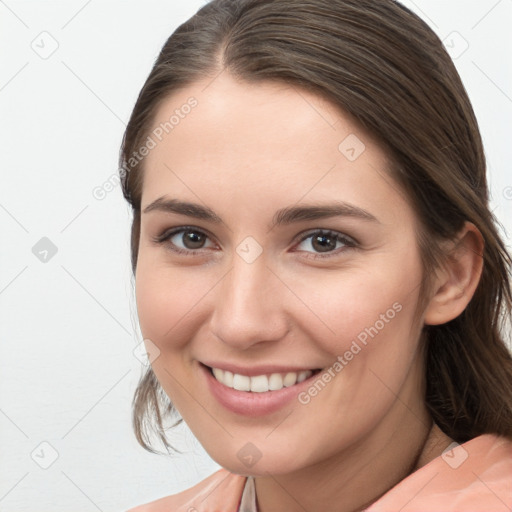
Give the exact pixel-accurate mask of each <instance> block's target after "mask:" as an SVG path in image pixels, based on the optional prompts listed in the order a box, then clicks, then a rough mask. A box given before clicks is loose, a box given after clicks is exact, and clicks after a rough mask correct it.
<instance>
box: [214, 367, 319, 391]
mask: <svg viewBox="0 0 512 512" xmlns="http://www.w3.org/2000/svg"><path fill="white" fill-rule="evenodd" d="M212 371H213V375H214V377H215V378H216V379H217V380H218V381H219V382H220V383H222V384H224V385H225V386H227V387H229V388H232V389H237V390H238V391H252V392H253V393H265V392H266V391H278V390H279V389H282V388H283V387H290V386H294V385H295V384H297V383H298V382H302V381H303V380H306V379H307V378H309V377H311V375H313V372H312V371H311V370H303V371H301V372H298V373H297V372H288V373H285V374H281V373H272V374H270V375H255V376H254V377H248V376H247V375H240V374H238V373H231V372H229V371H227V370H221V369H220V368H212Z"/></svg>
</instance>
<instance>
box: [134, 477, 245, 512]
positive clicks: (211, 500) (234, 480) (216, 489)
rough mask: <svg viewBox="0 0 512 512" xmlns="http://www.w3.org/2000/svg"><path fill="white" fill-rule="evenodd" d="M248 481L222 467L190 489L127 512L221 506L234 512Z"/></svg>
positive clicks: (180, 511)
mask: <svg viewBox="0 0 512 512" xmlns="http://www.w3.org/2000/svg"><path fill="white" fill-rule="evenodd" d="M245 480H246V477H244V476H241V475H236V474H234V473H231V472H229V471H228V470H226V469H223V468H221V469H219V470H217V471H216V472H215V473H213V474H211V475H210V476H208V477H207V478H205V479H204V480H201V481H200V482H199V483H197V484H196V485H194V486H193V487H190V488H189V489H185V490H184V491H181V492H179V493H177V494H172V495H170V496H165V497H163V498H159V499H157V500H154V501H151V502H149V503H145V504H143V505H138V506H136V507H134V508H131V509H129V510H127V511H126V512H174V511H176V512H202V511H206V510H212V509H215V507H218V506H222V507H223V508H224V510H233V511H234V510H236V507H237V506H238V502H239V500H240V497H241V494H242V491H243V487H244V484H245Z"/></svg>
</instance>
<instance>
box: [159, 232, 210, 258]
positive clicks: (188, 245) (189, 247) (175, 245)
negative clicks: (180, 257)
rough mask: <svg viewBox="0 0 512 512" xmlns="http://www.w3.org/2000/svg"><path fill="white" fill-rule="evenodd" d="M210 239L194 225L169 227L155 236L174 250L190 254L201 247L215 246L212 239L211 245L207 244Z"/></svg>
mask: <svg viewBox="0 0 512 512" xmlns="http://www.w3.org/2000/svg"><path fill="white" fill-rule="evenodd" d="M208 240H209V237H208V235H207V234H206V233H204V232H203V231H201V230H200V229H197V228H195V227H194V226H182V227H179V228H173V229H169V230H166V231H164V232H163V233H162V234H160V235H158V236H156V237H154V238H153V241H154V242H156V243H158V244H165V245H167V246H168V247H169V249H170V250H172V251H174V252H177V253H179V254H186V255H190V256H194V255H196V254H197V253H199V252H201V249H208V248H210V247H215V244H213V242H211V241H210V245H206V244H207V241H208Z"/></svg>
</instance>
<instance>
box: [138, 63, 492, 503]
mask: <svg viewBox="0 0 512 512" xmlns="http://www.w3.org/2000/svg"><path fill="white" fill-rule="evenodd" d="M191 96H193V97H194V98H195V99H196V100H197V106H195V107H194V109H192V110H191V112H190V113H189V114H188V115H186V116H184V117H183V118H180V121H179V123H178V124H176V125H175V126H174V128H173V129H172V131H170V132H169V133H168V134H164V136H163V137H162V141H161V142H158V143H157V144H156V147H154V148H153V149H151V151H150V153H149V154H148V156H147V157H146V158H145V164H144V165H145V175H144V181H143V195H142V204H141V210H142V211H143V212H144V209H145V208H146V207H147V206H148V205H149V204H151V203H152V202H154V201H155V200H157V199H159V198H161V197H164V196H165V198H167V199H179V200H182V201H188V202H192V203H196V204H199V205H202V206H207V207H209V208H210V209H212V210H213V211H214V212H215V213H216V214H217V215H218V216H219V217H220V218H221V219H222V222H221V223H219V224H215V223H213V222H211V221H207V220H201V219H196V218H192V217H189V216H186V215H183V214H176V213H170V212H163V211H158V210H153V211H150V212H147V213H143V214H142V220H141V236H140V245H139V257H138V265H137V270H136V297H137V308H138V314H139V320H140V326H141V331H142V334H143V336H144V338H146V339H149V340H151V343H152V344H154V345H156V346H157V347H158V349H159V350H160V355H159V357H157V359H156V360H155V361H153V363H152V366H153V369H154V371H155V373H156V376H157V378H158V380H159V382H160V383H161V385H162V387H163V388H164V390H165V391H166V393H167V394H168V395H169V397H170V398H171V400H172V402H173V403H174V405H175V407H176V408H177V409H178V411H179V413H180V414H181V416H182V417H183V419H184V420H185V421H186V422H187V424H188V425H189V427H190V428H191V430H192V431H193V433H194V434H195V436H196V437H197V438H198V440H199V441H200V442H201V444H202V445H203V446H204V447H205V449H206V450H207V452H208V453H209V454H210V456H211V457H212V458H213V459H214V460H215V461H216V462H218V463H219V464H220V465H221V466H223V467H225V468H227V469H228V470H230V471H232V472H234V473H239V474H244V475H249V474H251V475H254V476H256V481H255V483H256V494H257V499H258V506H259V509H260V511H261V512H270V511H275V510H287V511H289V512H293V511H295V510H297V511H298V510H301V511H302V510H304V509H306V510H322V509H324V510H332V508H333V504H336V510H340V511H341V510H346V511H349V510H359V509H361V508H362V507H364V506H365V505H368V504H369V503H371V502H372V501H374V500H375V499H377V498H378V497H379V496H380V495H382V494H383V493H384V492H386V491H387V490H388V489H389V488H391V487H392V486H393V485H395V484H396V483H398V482H399V481H400V480H402V479H403V478H404V477H405V476H407V475H408V474H410V472H411V471H412V470H414V469H416V468H418V467H420V466H421V465H423V464H425V463H426V462H428V461H429V460H431V459H432V458H434V457H435V456H438V455H440V454H441V452H442V450H443V449H444V448H445V447H446V446H447V445H448V444H450V442H451V440H450V439H449V438H447V437H446V436H445V435H444V434H443V433H442V432H440V431H438V430H435V429H434V430H432V420H431V418H430V417H429V414H428V412H427V410H426V407H425V405H424V402H423V394H424V374H423V373H424V372H423V358H422V352H421V351H420V350H419V347H420V335H421V328H422V326H423V324H424V323H432V324H435V323H444V322H446V321H448V320H450V319H451V318H454V317H456V316H457V315H458V314H460V312H461V311H462V310H463V309H464V308H465V306H466V304H467V303H468V302H469V300H470V298H471V296H472V294H473V292H474V289H475V287H476V284H477V282H478V278H479V275H480V271H481V268H480V263H481V258H479V257H478V255H479V254H481V249H482V245H481V238H480V237H479V233H478V231H477V230H476V228H474V226H472V225H470V224H467V225H466V226H465V228H464V230H463V232H461V234H460V244H459V249H458V251H457V258H453V260H450V264H449V265H447V266H446V268H444V269H442V270H439V272H438V274H437V275H436V276H433V277H434V279H435V282H434V286H433V292H432V296H431V300H430V302H429V304H428V306H427V308H426V310H425V311H423V312H422V314H421V315H420V317H419V318H415V316H414V312H415V307H416V304H417V301H418V293H419V285H420V283H421V280H422V267H421V260H420V255H419V250H418V247H417V243H416V231H417V228H418V220H417V219H416V217H415V215H414V212H413V210H412V208H411V206H410V205H409V204H408V202H407V199H406V197H405V194H404V193H403V192H402V191H401V190H400V188H399V187H398V185H397V184H396V183H395V182H394V181H393V180H392V179H391V178H390V176H389V174H387V172H386V170H387V166H388V162H387V158H386V154H385V152H384V151H383V149H382V148H380V147H379V145H378V144H377V143H376V142H375V141H374V140H372V138H371V137H370V136H369V135H368V134H366V133H365V132H364V131H362V130H361V129H360V128H359V127H358V126H357V124H355V123H354V122H353V120H351V119H350V118H349V117H348V116H347V115H346V114H345V113H344V112H343V111H342V110H340V109H338V108H336V107H335V106H334V105H332V104H331V103H329V102H326V101H325V100H322V99H320V98H319V97H317V96H316V95H314V94H311V93H308V92H306V91H303V90H298V89H296V88H293V87H289V86H286V85H284V84H277V83H260V84H247V83H243V82H238V81H236V80H235V79H234V78H232V77H231V76H230V75H229V74H228V73H227V72H224V73H223V74H221V75H220V76H218V77H217V78H216V79H215V80H214V81H209V80H208V81H203V82H199V83H196V84H193V85H191V86H189V87H187V88H186V89H184V90H182V91H180V92H178V93H175V94H173V95H172V96H171V97H169V98H167V99H166V100H165V101H164V102H163V103H162V104H161V106H160V108H159V110H158V112H157V115H156V117H155V122H154V126H155V127H157V126H158V125H159V124H160V123H161V122H165V121H166V120H168V119H169V117H170V115H172V113H173V112H174V111H175V110H176V109H179V108H180V107H181V106H182V105H184V104H185V103H186V102H187V100H188V99H189V98H190V97H191ZM349 135H352V136H353V135H355V136H357V138H358V139H359V140H360V141H361V142H363V144H364V146H365V149H364V151H363V152H362V153H361V154H360V155H359V156H358V158H356V159H355V160H354V161H351V160H350V159H349V158H347V156H346V153H344V152H343V151H340V149H339V145H340V143H342V141H344V140H345V139H346V137H347V136H349ZM352 140H354V139H352ZM358 147H359V148H361V147H362V146H358ZM333 201H344V202H347V203H350V204H352V205H355V206H357V207H359V208H362V209H364V210H366V211H367V212H369V213H371V214H372V215H373V216H374V217H376V219H377V221H369V220H364V219H359V218H353V217H347V216H344V217H341V216H340V217H328V218H322V219H317V220H303V221H299V222H294V223H293V224H290V225H283V226H275V227H273V228H272V229H271V228H270V226H271V223H272V219H273V217H274V215H275V213H276V211H277V210H279V209H281V208H285V207H290V206H304V205H315V204H325V203H332V202H333ZM180 226H194V227H195V228H196V231H198V232H199V234H201V233H204V234H205V235H207V236H206V238H205V243H204V246H203V247H202V248H199V249H196V254H195V255H193V256H191V255H189V254H179V253H176V252H173V250H172V247H173V245H172V242H174V244H176V246H178V247H179V248H181V249H183V250H185V251H186V250H188V251H192V250H194V249H193V248H187V247H193V246H187V245H184V244H185V243H187V242H186V240H185V242H184V240H183V237H182V234H180V233H178V234H177V235H174V236H173V237H172V238H171V239H170V240H167V241H166V242H164V243H156V242H155V241H154V238H155V237H158V236H159V235H161V234H162V233H163V232H165V231H166V230H169V229H170V228H176V227H180ZM320 229H322V230H332V231H335V232H338V233H340V234H342V235H345V236H348V237H350V238H352V239H354V240H355V241H356V242H357V243H356V245H355V246H354V247H351V246H350V244H349V245H345V244H344V243H343V242H342V241H341V242H338V243H337V244H336V245H335V246H334V248H332V249H331V250H330V252H319V249H318V246H317V245H314V244H313V243H312V241H313V239H314V237H311V236H310V237H309V238H306V239H305V240H304V241H301V240H302V239H303V238H304V237H305V236H306V235H308V234H310V235H311V234H314V233H315V230H316V231H318V230H320ZM249 236H250V237H252V238H253V239H254V240H256V242H257V244H258V245H259V247H260V248H261V249H262V251H263V252H262V253H261V255H260V256H259V257H257V258H256V259H255V261H253V262H252V263H248V262H247V261H245V260H244V259H243V258H242V257H240V256H239V254H237V252H236V249H237V247H238V246H239V244H241V242H242V241H244V240H245V239H246V237H249ZM171 241H172V242H171ZM251 250H253V249H251ZM320 250H321V248H320ZM326 254H328V255H329V257H323V258H322V257H318V258H315V256H318V255H320V256H323V255H326ZM393 305H395V311H396V309H398V307H399V309H400V311H399V312H396V314H395V315H394V317H393V318H392V319H389V316H390V315H388V316H386V318H387V320H388V321H387V322H384V327H383V328H381V329H379V330H378V334H377V335H375V336H374V337H373V338H369V339H368V343H367V345H366V346H364V347H363V348H362V350H361V351H360V352H359V353H357V355H355V356H354V357H353V359H352V360H350V361H349V362H348V364H347V365H346V366H344V367H343V370H342V371H340V372H339V373H338V374H337V375H336V377H335V378H334V379H332V380H331V382H329V383H328V385H327V386H325V388H324V389H323V390H322V391H321V392H320V393H318V395H317V396H314V397H312V398H311V400H310V401H309V403H307V404H301V403H299V401H297V400H293V401H292V402H291V403H290V404H288V405H287V406H285V407H283V408H282V409H281V410H279V411H277V412H275V413H272V414H269V415H266V416H261V417H257V418H248V417H245V416H241V415H237V414H235V413H233V412H231V411H229V410H227V409H225V408H223V407H222V406H221V405H220V404H219V403H218V402H216V400H215V398H214V397H213V396H212V395H211V394H210V391H209V390H208V388H207V387H206V386H205V381H204V378H203V376H202V374H201V372H200V371H199V361H208V360H216V361H226V362H231V363H237V364H240V365H242V366H251V365H255V364H261V365H264V364H283V365H290V366H301V367H306V368H328V367H331V366H332V365H333V363H334V362H335V361H336V359H337V357H338V356H339V355H343V354H344V353H345V352H346V351H347V350H349V349H350V347H351V345H352V342H353V341H354V340H356V339H357V336H358V335H359V334H360V333H361V332H363V331H365V329H366V328H369V327H371V326H375V325H376V322H377V321H378V320H379V319H382V316H381V315H383V314H384V315H386V311H388V310H390V309H393ZM380 325H381V324H379V326H380ZM429 434H430V435H429ZM249 442H250V443H252V444H253V445H255V446H256V447H257V449H258V450H259V452H261V458H260V459H259V460H258V462H257V463H256V464H255V465H254V466H252V467H250V468H248V467H247V466H246V465H245V464H244V463H243V462H242V460H240V459H239V458H238V456H237V452H238V451H239V450H240V449H241V448H242V447H243V446H245V445H246V443H249ZM424 448H425V449H424Z"/></svg>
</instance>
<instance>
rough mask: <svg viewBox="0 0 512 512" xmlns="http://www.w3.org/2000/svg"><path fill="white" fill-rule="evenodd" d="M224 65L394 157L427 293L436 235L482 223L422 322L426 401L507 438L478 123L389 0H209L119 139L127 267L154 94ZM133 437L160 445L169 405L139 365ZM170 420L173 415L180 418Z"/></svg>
mask: <svg viewBox="0 0 512 512" xmlns="http://www.w3.org/2000/svg"><path fill="white" fill-rule="evenodd" d="M220 72H229V73H230V74H231V75H232V76H233V77H235V78H237V79H240V80H243V81H246V82H250V83H258V82H263V81H279V82H283V83H286V84H290V85H293V86H296V87H298V88H300V89H303V90H307V91H310V92H312V93H316V94H318V95H321V96H322V97H324V98H327V99H328V100H329V101H331V102H332V103H334V104H335V105H337V106H339V107H340V108H341V109H343V111H344V112H347V113H348V114H349V115H350V116H352V118H353V119H354V120H355V121H356V122H357V123H359V125H360V126H361V127H362V128H363V129H364V130H366V131H367V133H369V134H371V135H372V136H374V137H375V138H376V140H377V141H379V143H380V145H381V147H382V148H383V149H384V150H385V151H386V152H387V153H388V154H389V155H391V162H392V166H391V169H390V170H389V172H390V174H391V176H392V178H393V179H394V180H396V182H397V183H398V184H399V185H400V186H401V187H402V189H403V190H404V191H405V193H406V196H407V198H408V201H409V202H410V204H411V205H412V206H413V208H414V210H415V212H416V215H417V217H418V220H419V224H420V226H421V229H420V232H419V233H418V245H419V247H420V253H421V257H422V262H423V270H424V277H425V282H424V283H423V284H424V285H425V286H423V285H422V286H421V290H420V298H424V297H425V296H426V291H427V289H428V283H429V277H431V276H432V275H433V272H434V271H435V268H436V267H437V266H438V265H440V264H442V261H443V260H442V256H443V254H442V251H441V249H440V245H439V242H440V241H442V240H446V239H448V240H450V239H451V240H454V239H455V237H456V235H457V233H458V232H459V230H460V229H461V228H462V227H463V224H464V222H465V221H466V220H467V221H470V222H472V223H473V224H474V225H475V226H476V227H477V228H478V229H479V230H480V232H481V234H482V236H483V239H484V243H485V248H484V253H483V255H482V257H483V272H482V275H481V278H480V282H479V284H478V287H477V289H476V292H475V294H474V296H473V297H472V300H471V301H470V303H469V304H468V306H467V307H466V309H465V310H464V312H463V313H462V314H460V315H459V316H458V317H457V318H455V319H454V320H452V321H450V322H448V323H446V324H443V325H436V326H425V327H424V329H423V336H422V338H423V339H424V343H425V345H424V350H425V374H426V396H425V401H426V404H427V407H428V409H429V411H430V413H431V415H432V417H433V419H434V421H435V422H436V423H437V424H438V425H439V426H440V428H441V429H442V430H443V431H444V432H445V433H446V434H447V435H448V436H450V437H451V438H453V439H454V440H456V441H457V442H459V443H462V442H465V441H467V440H469V439H472V438H473V437H476V436H478V435H480V434H483V433H495V434H499V435H505V436H508V437H511V438H512V358H511V355H510V352H509V350H508V349H507V346H506V343H505V341H504V333H505V327H506V326H507V323H506V321H507V320H509V319H510V315H511V305H512V299H511V289H510V280H509V279H510V278H509V273H510V268H511V259H510V255H509V254H508V253H507V251H506V248H505V245H504V243H503V241H502V240H501V238H500V236H499V234H498V231H497V227H496V225H497V221H496V219H495V217H494V216H493V214H492V213H491V211H490V209H489V205H488V201H489V197H488V188H487V181H486V163H485V157H484V151H483V147H482V140H481V137H480V133H479V129H478V125H477V121H476V118H475V114H474V112H473V109H472V106H471V104H470V101H469V98H468V96H467V93H466V91H465V89H464V86H463V84H462V82H461V80H460V77H459V75H458V73H457V71H456V69H455V66H454V65H453V62H452V61H451V59H450V57H449V55H448V54H447V52H446V51H445V49H444V47H443V44H442V42H441V41H440V40H439V38H438V37H437V36H436V35H435V33H434V32H433V31H432V30H431V29H430V28H429V27H428V25H427V24H426V23H425V22H423V21H422V20H421V19H420V18H419V17H418V16H416V15H415V14H413V13H412V12H411V11H409V10H408V9H406V8H405V7H403V6H402V5H401V4H399V3H398V2H395V1H393V0H213V1H211V2H210V3H208V4H207V5H205V6H204V7H203V8H202V9H200V10H199V11H198V12H197V13H196V14H195V15H194V16H193V17H192V18H190V19H189V20H188V21H186V22H185V23H183V24H182V25H180V26H179V27H178V29H177V30H176V31H175V32H174V33H173V34H172V35H171V36H170V37H169V39H168V40H167V42H166V43H165V45H164V46H163V48H162V50H161V52H160V54H159V56H158V58H157V59H156V62H155V64H154V66H153V69H152V70H151V72H150V74H149V77H148V78H147V80H146V82H145V84H144V86H143V88H142V90H141V91H140V94H139V97H138V99H137V102H136V104H135V107H134V109H133V112H132V115H131V118H130V121H129V123H128V126H127V128H126V132H125V135H124V138H123V143H122V148H121V154H120V169H121V179H122V187H123V193H124V196H125V198H126V199H127V201H128V202H129V203H130V204H131V206H132V208H133V224H132V232H131V258H132V267H133V271H134V272H135V271H136V266H137V255H138V244H139V235H140V207H141V194H142V177H143V172H144V160H143V159H141V160H140V161H138V160H134V159H133V158H132V155H133V154H134V153H135V152H136V151H137V150H138V148H140V147H141V146H142V145H143V144H144V141H145V139H146V138H147V136H148V134H149V131H150V129H151V127H152V123H153V121H154V118H155V113H156V111H157V109H158V107H159V105H160V104H161V102H162V101H163V100H164V99H166V98H168V97H169V95H171V94H173V93H174V92H176V91H178V90H179V89H183V88H184V87H186V86H187V85H190V84H193V83H194V82H197V81H199V80H204V79H208V78H211V79H214V78H215V77H216V76H217V75H218V74H219V73H220ZM133 406H134V407H133V422H134V429H135V433H136V436H137V439H138V441H139V442H140V444H141V445H142V446H144V448H146V449H148V450H149V451H154V450H153V449H152V448H151V444H150V433H151V432H152V431H153V432H156V433H157V435H158V437H159V438H160V440H161V441H162V442H163V443H164V445H165V447H166V448H167V449H168V448H169V447H170V445H169V444H168V441H167V439H166V436H165V429H164V427H163V420H164V419H165V417H167V416H170V415H171V413H173V412H176V411H175V410H174V408H173V406H172V403H171V402H170V401H169V399H168V397H167V396H166V395H165V393H164V392H163V390H162V388H161V387H160V385H159V383H158V381H157V379H156V377H155V374H154V373H153V371H152V370H151V368H148V370H147V372H146V374H145V375H144V376H143V377H142V379H141V381H140V383H139V385H138V387H137V390H136V392H135V396H134V403H133ZM178 423H179V421H178Z"/></svg>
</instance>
